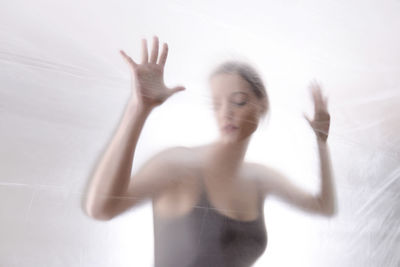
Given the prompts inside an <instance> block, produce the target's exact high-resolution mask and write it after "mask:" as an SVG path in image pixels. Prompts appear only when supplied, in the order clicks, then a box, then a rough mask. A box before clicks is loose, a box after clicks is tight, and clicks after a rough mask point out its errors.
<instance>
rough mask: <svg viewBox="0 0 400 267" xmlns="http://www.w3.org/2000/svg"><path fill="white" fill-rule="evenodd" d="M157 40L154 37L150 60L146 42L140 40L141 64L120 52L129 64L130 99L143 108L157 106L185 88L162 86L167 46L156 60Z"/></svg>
mask: <svg viewBox="0 0 400 267" xmlns="http://www.w3.org/2000/svg"><path fill="white" fill-rule="evenodd" d="M158 46H159V45H158V38H157V36H154V38H153V47H152V51H151V55H150V59H149V56H148V52H147V41H146V39H142V62H141V64H137V63H136V62H135V61H133V59H132V58H130V57H129V56H128V55H127V54H126V53H125V52H124V51H122V50H121V51H120V52H121V54H122V56H123V57H124V59H125V60H126V62H127V63H128V64H129V66H130V69H131V74H132V95H131V97H132V98H133V99H134V100H135V101H137V102H138V103H140V104H143V105H145V106H151V107H153V106H157V105H160V104H161V103H163V102H164V101H165V100H166V99H167V98H168V97H170V96H171V95H173V94H174V93H176V92H178V91H182V90H184V89H185V88H184V87H183V86H176V87H174V88H172V89H169V88H167V87H166V86H165V84H164V67H165V62H166V60H167V55H168V45H167V44H166V43H164V45H163V50H162V53H161V55H160V57H159V59H158V62H157V58H158Z"/></svg>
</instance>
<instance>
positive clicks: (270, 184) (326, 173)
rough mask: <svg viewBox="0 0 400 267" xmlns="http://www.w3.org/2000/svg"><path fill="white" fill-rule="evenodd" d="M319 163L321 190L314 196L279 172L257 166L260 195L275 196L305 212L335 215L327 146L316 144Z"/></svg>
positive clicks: (263, 166)
mask: <svg viewBox="0 0 400 267" xmlns="http://www.w3.org/2000/svg"><path fill="white" fill-rule="evenodd" d="M318 143H319V145H318V147H319V155H320V162H321V189H320V192H319V194H317V195H314V194H311V193H310V192H307V191H305V190H303V189H301V188H300V187H298V186H297V185H295V184H293V183H292V182H291V181H290V180H289V179H288V178H287V177H286V176H285V175H283V174H282V173H281V172H280V171H278V170H276V169H274V168H271V167H267V166H265V165H257V166H258V168H257V174H258V175H257V178H258V180H257V182H258V183H259V188H260V190H261V192H262V195H263V196H264V198H265V197H267V196H270V195H275V196H277V197H278V198H280V199H282V200H283V201H285V202H287V203H288V204H291V205H293V206H295V207H297V208H300V209H302V210H304V211H306V212H310V213H316V214H321V215H324V216H333V215H335V214H336V212H337V210H336V205H335V194H334V187H333V184H332V174H331V167H330V165H331V164H330V159H329V152H328V147H327V144H326V143H325V144H324V143H320V142H318Z"/></svg>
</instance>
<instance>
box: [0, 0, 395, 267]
mask: <svg viewBox="0 0 400 267" xmlns="http://www.w3.org/2000/svg"><path fill="white" fill-rule="evenodd" d="M0 6H1V8H0V38H1V42H0V68H1V71H0V82H1V87H0V157H1V158H0V266H19V267H20V266H52V267H53V266H60V267H61V266H82V267H86V266H96V267H99V266H152V264H153V246H154V244H153V228H152V227H153V224H152V219H153V218H152V210H151V203H150V202H146V203H144V204H143V205H140V206H138V207H135V208H134V209H132V210H130V211H129V212H127V213H125V214H123V215H121V216H119V217H117V218H115V219H113V220H111V221H108V222H103V221H96V220H94V219H92V218H90V217H88V216H87V215H86V214H85V213H84V211H83V210H82V207H81V202H82V199H83V198H84V197H85V186H86V184H87V181H88V179H90V177H89V175H90V173H91V171H92V169H93V166H94V164H95V163H96V161H97V160H98V157H99V155H100V154H101V153H102V152H103V149H104V147H105V146H106V144H107V142H108V140H110V138H111V136H112V134H113V132H114V130H115V129H116V126H117V124H118V121H119V119H120V118H121V114H122V112H123V109H124V106H125V104H126V101H127V97H128V96H129V93H130V73H129V70H128V68H127V65H126V64H125V62H124V61H123V59H122V57H121V55H120V54H119V52H118V50H119V49H124V51H126V52H127V53H128V54H129V55H130V56H131V57H132V58H134V59H137V60H139V59H140V56H141V54H140V52H141V50H140V40H141V38H147V39H148V40H149V41H150V40H151V37H152V36H153V35H157V36H159V38H160V42H167V43H168V45H169V55H168V60H167V64H166V68H165V82H166V84H167V85H169V86H175V85H184V86H185V87H186V91H185V92H182V93H179V94H177V95H176V96H173V97H172V98H171V99H169V100H168V101H167V102H166V103H164V104H163V105H162V106H160V107H159V108H157V109H156V110H155V111H154V112H153V113H152V114H151V115H150V117H149V118H148V120H147V121H146V124H145V127H144V129H143V131H142V133H141V137H140V140H139V144H138V147H137V149H136V153H135V160H134V163H133V170H132V172H135V171H137V170H138V168H139V167H140V166H141V165H142V164H143V163H144V162H145V161H146V160H147V159H148V158H149V157H150V156H151V155H153V154H154V153H156V152H158V151H160V150H161V149H163V148H166V147H170V146H176V145H185V146H193V145H199V144H203V143H207V142H209V141H210V140H212V138H214V137H215V136H216V131H217V128H216V126H215V122H214V119H213V114H212V111H211V96H210V94H209V89H208V84H207V83H206V77H207V74H208V73H209V71H210V70H211V68H212V67H214V66H215V65H216V64H217V63H219V62H221V61H222V60H224V59H227V58H232V57H234V58H241V59H245V60H247V61H249V62H251V63H252V64H253V65H255V66H256V67H257V68H258V69H259V70H260V72H261V74H262V77H263V79H264V80H265V83H266V85H267V91H268V93H269V95H270V102H271V114H270V120H269V121H268V123H264V124H263V125H260V126H259V129H258V130H257V132H256V133H255V134H254V137H253V139H252V141H251V144H250V146H249V149H248V154H247V155H246V157H247V159H248V160H249V161H256V162H259V163H263V164H266V165H270V166H274V167H276V168H277V169H279V170H281V171H282V172H283V173H284V174H286V175H287V177H289V179H290V180H291V181H293V182H294V183H295V184H297V185H298V186H300V187H302V188H304V189H305V190H309V191H310V192H316V191H317V190H318V188H319V183H320V176H319V167H318V164H319V163H318V157H317V156H318V155H317V147H316V143H315V136H314V133H313V132H312V131H311V129H310V128H309V126H308V125H307V123H306V121H305V120H304V118H303V116H302V113H303V111H304V112H306V113H308V114H312V111H313V110H312V102H311V98H310V95H309V91H308V89H307V85H308V83H309V81H310V80H312V79H314V78H316V79H318V80H319V81H321V83H322V88H323V91H324V92H325V93H326V95H327V96H328V99H329V102H328V109H329V111H330V114H331V120H332V121H331V129H330V134H329V138H328V146H329V148H330V153H331V159H332V168H333V173H334V183H335V186H336V192H337V201H338V214H337V215H336V216H334V217H322V216H315V215H312V214H309V213H305V212H303V211H301V210H298V209H295V208H293V207H292V206H289V205H287V204H286V203H284V202H282V201H279V200H278V199H274V198H271V199H267V200H266V202H265V204H264V205H265V206H264V211H265V221H266V227H267V232H268V245H267V248H266V250H265V252H264V254H263V255H262V256H261V257H260V258H259V259H258V261H257V262H256V264H255V265H254V266H362V267H364V266H371V267H372V266H373V267H375V266H400V253H399V251H400V227H399V225H400V223H399V221H400V205H399V201H400V194H399V192H400V168H399V166H400V165H399V163H400V138H399V136H400V105H399V103H400V101H399V100H400V87H399V82H400V49H399V47H400V38H399V36H400V35H399V32H400V16H399V14H400V1H398V0H385V1H316V0H308V1H247V2H244V1H225V0H224V1H122V0H117V1H47V0H38V1H26V0H25V1H21V0H13V1H2V2H1V3H0Z"/></svg>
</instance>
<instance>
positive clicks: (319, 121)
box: [304, 81, 330, 141]
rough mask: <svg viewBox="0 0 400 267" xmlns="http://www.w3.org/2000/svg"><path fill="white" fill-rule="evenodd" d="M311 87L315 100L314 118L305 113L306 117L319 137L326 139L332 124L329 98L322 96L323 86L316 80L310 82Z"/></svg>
mask: <svg viewBox="0 0 400 267" xmlns="http://www.w3.org/2000/svg"><path fill="white" fill-rule="evenodd" d="M310 89H311V91H312V97H313V101H314V112H315V115H314V120H311V119H309V118H308V117H307V116H306V115H305V114H304V117H305V118H306V119H307V121H308V122H309V124H310V126H311V127H312V128H313V130H314V132H315V134H316V135H317V137H318V138H319V139H321V140H323V141H326V139H327V138H328V134H329V126H330V115H329V112H328V109H327V103H328V100H327V98H326V97H323V96H322V93H321V86H320V85H319V84H318V83H317V82H316V81H313V82H311V83H310Z"/></svg>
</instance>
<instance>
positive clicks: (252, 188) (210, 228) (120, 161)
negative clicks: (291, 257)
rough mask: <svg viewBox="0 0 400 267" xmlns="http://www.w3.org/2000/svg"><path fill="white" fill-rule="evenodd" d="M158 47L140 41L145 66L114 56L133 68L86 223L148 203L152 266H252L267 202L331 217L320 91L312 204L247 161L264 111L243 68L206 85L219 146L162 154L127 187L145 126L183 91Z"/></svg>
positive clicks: (236, 65) (258, 89)
mask: <svg viewBox="0 0 400 267" xmlns="http://www.w3.org/2000/svg"><path fill="white" fill-rule="evenodd" d="M158 47H159V41H158V38H157V36H154V37H153V47H152V51H151V55H150V59H149V57H148V51H147V42H146V39H142V62H141V64H138V63H136V62H135V61H134V60H133V59H131V58H130V57H129V56H128V55H127V54H126V53H125V52H123V51H120V52H121V55H122V56H123V58H124V59H125V60H126V62H127V63H128V64H129V67H130V70H131V75H132V93H131V97H130V99H129V101H128V104H127V106H126V109H125V112H124V115H123V118H122V120H121V122H120V125H119V127H118V129H117V131H116V133H115V136H114V137H113V139H112V140H111V143H110V144H109V145H108V147H107V150H106V151H105V153H104V155H103V157H102V159H101V161H100V162H99V164H98V165H97V167H96V170H95V173H94V175H93V178H92V180H91V183H90V186H89V190H88V198H87V199H86V202H85V210H86V212H87V213H88V215H89V216H91V217H93V218H95V219H98V220H110V219H112V218H115V217H116V216H118V215H119V214H122V213H123V212H125V211H127V210H129V209H130V208H132V207H134V206H137V205H138V204H139V203H143V202H144V201H145V200H147V199H151V200H152V204H153V215H154V217H153V219H154V220H153V221H154V238H155V239H154V244H155V249H154V253H155V266H157V267H158V266H164V267H168V266H175V267H183V266H219V267H221V266H229V267H232V266H242V267H244V266H247V267H248V266H251V265H252V264H253V263H254V262H255V261H256V260H257V259H258V257H259V256H260V255H261V254H262V253H263V252H264V250H265V248H266V245H267V232H266V228H265V223H264V214H263V203H264V199H265V198H266V197H267V196H268V195H271V194H275V195H277V196H279V197H281V198H282V199H283V200H285V201H287V202H288V203H290V204H292V205H294V206H296V207H298V208H301V209H303V210H305V211H308V212H313V213H318V214H321V215H325V216H332V215H333V214H334V213H335V198H334V190H333V185H332V180H331V170H330V159H329V153H328V147H327V143H326V142H327V137H328V130H329V122H330V116H329V113H328V111H327V109H326V99H324V98H323V97H322V95H321V92H320V89H319V87H318V85H316V84H314V85H313V86H312V89H313V96H314V101H315V118H314V120H310V119H308V118H307V117H306V119H307V120H308V122H309V123H310V125H311V126H312V128H313V129H314V131H315V133H316V137H317V143H318V147H319V155H320V163H321V177H322V182H321V191H320V194H319V195H316V196H314V195H312V194H310V193H308V192H304V191H302V190H301V189H300V188H298V187H296V186H294V185H293V184H292V183H291V182H290V181H289V180H288V179H287V178H286V177H284V176H283V175H282V174H280V173H279V172H278V171H276V170H274V169H272V168H270V167H267V166H264V165H262V164H257V163H250V162H244V157H245V153H246V149H247V146H248V143H249V140H250V138H251V135H252V133H253V132H254V131H255V130H256V129H257V126H258V123H259V120H260V119H261V118H262V117H263V116H264V115H265V114H266V113H267V112H268V108H269V105H268V96H267V93H266V91H265V88H264V85H263V83H262V81H261V79H260V77H259V76H258V75H257V73H256V71H255V70H254V69H253V68H252V67H250V66H249V65H248V64H245V63H241V62H234V61H229V62H226V63H224V64H222V65H221V66H219V67H218V68H216V69H215V70H214V72H213V73H212V74H211V76H210V79H209V81H210V87H211V90H212V96H213V104H214V112H215V116H216V119H217V122H218V125H219V129H220V137H219V139H218V140H216V141H214V142H212V143H210V144H207V145H204V146H198V147H181V146H180V147H173V148H168V149H165V150H163V151H161V152H160V153H158V154H156V155H155V156H153V157H152V158H151V159H150V160H149V161H147V162H146V163H145V164H144V165H143V166H141V168H140V169H139V171H138V172H137V173H136V174H135V175H133V177H132V179H130V175H131V167H132V159H133V155H134V152H135V148H136V144H137V142H138V139H139V136H140V133H141V130H142V128H143V125H144V123H145V121H146V118H147V117H148V115H149V114H150V112H151V111H152V110H153V109H154V108H155V107H157V106H159V105H160V104H162V103H164V101H165V100H166V99H168V98H169V97H170V96H172V95H173V94H175V93H177V92H179V91H182V90H184V89H185V88H184V87H183V86H177V87H174V88H167V87H166V86H165V84H164V80H163V71H164V66H165V62H166V59H167V54H168V46H167V44H166V43H164V45H163V50H162V53H161V55H160V57H159V59H158ZM157 59H158V61H157Z"/></svg>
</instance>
